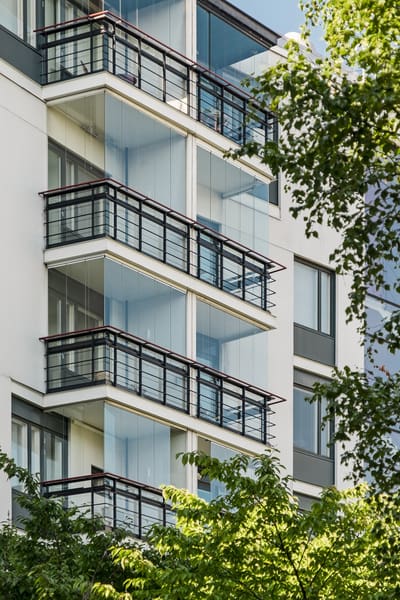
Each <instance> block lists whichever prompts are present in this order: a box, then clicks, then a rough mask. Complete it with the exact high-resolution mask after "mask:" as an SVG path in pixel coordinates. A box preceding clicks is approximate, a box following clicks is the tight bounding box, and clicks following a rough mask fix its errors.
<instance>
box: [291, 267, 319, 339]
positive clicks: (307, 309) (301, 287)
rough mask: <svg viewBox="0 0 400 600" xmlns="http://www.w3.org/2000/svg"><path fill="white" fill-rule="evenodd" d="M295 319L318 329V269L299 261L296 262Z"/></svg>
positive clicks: (299, 322) (301, 323) (300, 323)
mask: <svg viewBox="0 0 400 600" xmlns="http://www.w3.org/2000/svg"><path fill="white" fill-rule="evenodd" d="M294 320H295V322H296V323H298V324H299V325H305V326H306V327H311V328H312V329H318V271H317V269H314V268H312V267H309V266H307V265H303V264H302V263H298V262H295V263H294Z"/></svg>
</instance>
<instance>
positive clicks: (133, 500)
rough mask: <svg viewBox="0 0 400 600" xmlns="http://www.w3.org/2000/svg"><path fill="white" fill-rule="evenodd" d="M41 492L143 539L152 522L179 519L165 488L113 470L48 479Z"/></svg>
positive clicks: (169, 522) (105, 523) (112, 526)
mask: <svg viewBox="0 0 400 600" xmlns="http://www.w3.org/2000/svg"><path fill="white" fill-rule="evenodd" d="M41 492H42V495H43V496H45V497H46V498H62V499H63V501H64V503H65V505H66V506H68V507H69V508H70V507H73V506H76V507H78V508H79V511H81V512H82V513H83V514H85V515H86V516H88V517H92V518H93V517H100V518H102V519H103V521H104V526H105V527H107V528H111V529H124V530H125V531H126V532H128V533H129V534H131V535H132V536H134V537H137V538H140V539H143V538H145V537H146V534H147V532H148V530H149V529H150V527H151V526H152V525H155V524H159V525H164V526H166V525H173V524H174V522H175V516H174V512H173V511H172V509H171V507H170V506H169V505H168V504H167V503H166V502H165V500H164V498H163V496H162V492H161V490H159V489H157V488H154V487H151V486H147V485H144V484H142V483H138V482H137V481H131V480H130V479H125V478H124V477H119V476H117V475H113V474H111V473H96V474H95V475H84V476H82V477H70V478H68V479H57V480H53V481H45V482H43V483H42V484H41Z"/></svg>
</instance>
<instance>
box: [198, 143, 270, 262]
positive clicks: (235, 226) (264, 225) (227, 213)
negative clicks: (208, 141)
mask: <svg viewBox="0 0 400 600" xmlns="http://www.w3.org/2000/svg"><path fill="white" fill-rule="evenodd" d="M197 215H198V216H197V218H198V220H199V221H200V222H202V223H205V224H206V225H207V226H208V227H211V228H212V229H215V230H216V231H220V232H221V233H223V234H224V235H226V236H227V237H229V238H231V239H233V240H235V241H237V242H239V243H241V244H243V245H244V246H247V247H249V248H252V249H254V250H256V251H258V252H260V253H262V254H268V185H267V184H265V183H263V182H262V181H260V180H259V179H256V178H255V177H254V176H252V175H249V174H248V173H246V172H245V171H243V170H242V169H240V168H239V167H237V166H234V165H231V164H229V163H228V162H227V161H226V160H223V159H222V158H219V157H217V156H214V155H213V154H211V152H208V151H206V150H203V149H202V148H198V149H197Z"/></svg>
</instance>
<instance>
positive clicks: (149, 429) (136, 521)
mask: <svg viewBox="0 0 400 600" xmlns="http://www.w3.org/2000/svg"><path fill="white" fill-rule="evenodd" d="M59 412H61V413H62V414H63V416H64V417H67V418H68V422H69V448H70V452H69V468H68V476H67V477H65V476H64V478H63V479H58V478H57V476H56V477H48V479H49V480H50V481H45V482H44V483H42V492H43V493H44V494H45V495H46V496H57V497H62V498H64V501H65V502H66V503H67V504H68V505H70V506H78V507H80V508H81V509H82V510H84V511H85V510H86V511H87V510H89V513H90V514H92V515H98V516H101V517H103V518H104V520H105V525H106V526H109V527H124V528H126V529H129V530H130V531H131V532H132V533H133V534H134V535H136V536H137V537H143V536H144V535H145V533H146V531H147V529H148V527H149V526H150V525H151V524H153V523H164V524H166V523H172V522H173V515H172V512H171V511H170V509H169V508H168V506H167V505H166V504H165V502H164V501H163V498H162V494H161V490H159V489H158V488H159V486H160V485H161V483H166V484H169V483H172V484H174V485H176V486H178V487H184V486H185V470H184V467H183V466H182V463H181V462H180V461H179V460H177V459H176V454H177V453H178V452H182V451H184V450H185V449H186V442H185V440H186V433H185V432H184V431H182V430H179V429H177V428H174V427H168V426H167V425H164V424H161V423H159V422H157V421H154V420H152V419H149V418H146V417H143V416H141V415H138V414H136V413H134V412H131V411H128V410H126V409H122V408H117V407H116V406H114V405H112V404H109V403H107V402H103V401H97V402H91V403H81V404H79V403H78V404H74V405H69V406H66V407H63V408H60V409H59Z"/></svg>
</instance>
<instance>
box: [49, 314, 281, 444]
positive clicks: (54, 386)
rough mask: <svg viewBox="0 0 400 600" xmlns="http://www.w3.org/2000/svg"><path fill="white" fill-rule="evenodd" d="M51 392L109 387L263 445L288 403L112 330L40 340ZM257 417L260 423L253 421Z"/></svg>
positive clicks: (162, 349) (219, 372)
mask: <svg viewBox="0 0 400 600" xmlns="http://www.w3.org/2000/svg"><path fill="white" fill-rule="evenodd" d="M41 339H42V340H43V341H44V342H45V344H46V361H47V392H48V393H52V392H59V391H64V390H70V389H78V388H82V387H87V386H93V385H100V384H110V385H113V386H116V387H122V388H125V389H128V390H129V391H132V392H134V393H136V394H138V395H139V396H143V397H145V398H148V399H150V400H153V401H155V402H158V403H161V404H163V405H165V406H169V407H171V408H174V409H175V410H179V411H182V412H185V413H187V414H190V415H192V416H196V417H198V418H199V419H202V420H206V421H208V422H211V423H213V424H215V425H217V426H219V427H222V428H225V429H229V430H231V431H234V432H236V433H238V434H240V435H243V436H245V437H249V438H252V439H256V440H257V441H260V442H262V443H264V444H266V443H269V442H270V441H271V439H272V437H273V436H272V434H271V431H270V429H271V427H272V423H271V422H270V420H269V417H270V415H271V414H272V409H271V406H272V405H274V404H276V403H279V402H282V401H283V400H284V399H283V398H281V397H279V396H276V395H274V394H271V393H270V392H267V391H265V390H263V389H261V388H258V387H256V386H253V385H251V384H249V383H246V382H244V381H241V380H239V379H236V378H234V377H231V376H230V375H227V374H226V373H223V372H221V371H217V370H216V369H212V368H211V367H208V366H206V365H203V364H202V363H199V362H197V361H194V360H191V359H188V358H186V357H184V356H181V355H179V354H176V353H174V352H171V351H169V350H167V349H165V348H162V347H160V346H158V345H156V344H153V343H151V342H148V341H146V340H143V339H142V338H139V337H137V336H134V335H131V334H129V333H127V332H125V331H122V330H120V329H117V328H115V327H110V326H101V327H95V328H92V329H87V330H83V331H77V332H71V333H63V334H59V335H52V336H47V337H44V338H41ZM254 419H255V421H254Z"/></svg>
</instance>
